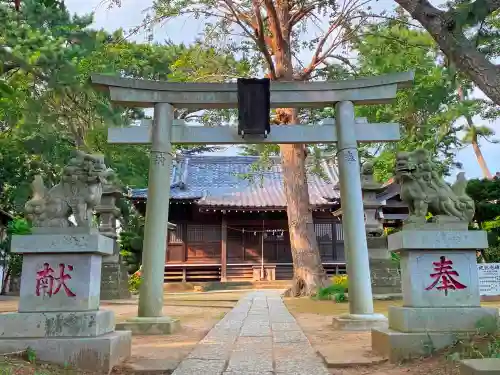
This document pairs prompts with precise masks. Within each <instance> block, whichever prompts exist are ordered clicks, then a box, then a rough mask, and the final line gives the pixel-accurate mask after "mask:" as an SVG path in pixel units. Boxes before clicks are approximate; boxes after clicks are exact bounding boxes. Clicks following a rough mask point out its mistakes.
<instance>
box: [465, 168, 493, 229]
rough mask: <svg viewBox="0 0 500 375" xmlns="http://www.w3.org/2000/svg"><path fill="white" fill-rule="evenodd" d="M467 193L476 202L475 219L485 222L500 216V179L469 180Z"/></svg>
mask: <svg viewBox="0 0 500 375" xmlns="http://www.w3.org/2000/svg"><path fill="white" fill-rule="evenodd" d="M466 192H467V194H468V195H469V196H470V197H471V198H472V199H473V200H474V202H475V204H476V213H475V216H474V219H475V220H476V221H477V222H479V223H483V222H485V221H491V220H494V219H495V218H496V217H498V216H500V202H498V199H499V198H500V179H498V178H494V179H493V180H488V179H483V180H479V179H472V180H469V181H468V182H467V189H466Z"/></svg>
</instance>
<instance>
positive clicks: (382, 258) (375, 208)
mask: <svg viewBox="0 0 500 375" xmlns="http://www.w3.org/2000/svg"><path fill="white" fill-rule="evenodd" d="M373 172H374V169H373V163H371V162H366V163H365V164H364V165H363V167H362V170H361V190H362V192H363V208H364V211H365V230H366V242H367V245H368V254H369V257H370V273H371V279H372V289H373V293H374V294H392V293H400V292H401V277H400V273H399V269H398V267H397V266H396V264H394V262H393V261H392V259H391V254H390V252H389V250H388V248H387V237H385V236H383V234H384V226H383V225H382V221H381V220H380V216H379V215H380V212H381V210H382V207H383V206H384V204H385V202H383V201H380V199H377V194H378V193H380V192H382V191H383V190H384V189H385V188H384V187H383V186H382V184H379V183H378V182H376V181H375V179H374V177H373Z"/></svg>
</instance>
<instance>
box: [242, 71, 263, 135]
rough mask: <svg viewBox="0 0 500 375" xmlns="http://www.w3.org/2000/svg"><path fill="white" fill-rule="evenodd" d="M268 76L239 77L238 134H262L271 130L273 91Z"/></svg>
mask: <svg viewBox="0 0 500 375" xmlns="http://www.w3.org/2000/svg"><path fill="white" fill-rule="evenodd" d="M270 87H271V85H270V80H269V79H268V78H238V134H240V135H241V136H242V137H244V136H245V135H247V134H252V135H262V136H264V137H266V136H267V134H269V132H270V131H271V126H270V124H269V122H270V112H271V91H270Z"/></svg>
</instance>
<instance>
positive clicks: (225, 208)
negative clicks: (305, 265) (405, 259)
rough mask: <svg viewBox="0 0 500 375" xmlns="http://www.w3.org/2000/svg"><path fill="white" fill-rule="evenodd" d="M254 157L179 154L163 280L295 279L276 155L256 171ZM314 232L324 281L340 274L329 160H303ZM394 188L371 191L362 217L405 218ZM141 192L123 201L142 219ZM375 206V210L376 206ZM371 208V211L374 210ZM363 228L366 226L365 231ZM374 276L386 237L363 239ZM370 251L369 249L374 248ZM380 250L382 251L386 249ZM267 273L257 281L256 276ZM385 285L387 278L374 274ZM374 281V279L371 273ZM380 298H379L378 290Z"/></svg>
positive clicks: (394, 222) (333, 171) (335, 190)
mask: <svg viewBox="0 0 500 375" xmlns="http://www.w3.org/2000/svg"><path fill="white" fill-rule="evenodd" d="M258 161H259V157H256V156H255V157H254V156H178V157H177V158H176V159H175V161H174V164H173V166H172V175H171V185H170V208H169V222H171V223H173V224H175V229H173V230H170V231H169V234H168V238H167V239H166V241H167V243H168V250H167V254H166V257H165V282H167V281H168V282H175V281H188V282H193V281H196V282H201V281H256V280H261V277H262V276H264V279H266V280H289V279H291V278H292V276H293V264H292V255H291V250H290V241H289V235H288V222H287V214H286V199H285V193H284V190H283V177H282V170H281V165H280V162H279V158H278V157H273V158H271V159H270V165H268V166H266V167H263V168H255V163H256V162H258ZM307 164H308V184H309V197H310V198H309V199H310V204H311V210H312V212H313V220H314V230H315V232H316V238H317V241H318V246H319V249H320V253H321V258H322V261H323V266H324V268H325V270H326V272H327V273H328V274H329V275H333V274H339V273H345V272H346V258H345V253H344V235H343V229H342V212H341V209H340V199H341V197H340V190H339V186H338V182H339V180H338V179H339V176H338V170H337V166H336V164H335V162H334V161H333V159H332V158H330V159H326V158H325V159H323V160H321V161H320V163H319V165H318V163H313V161H312V160H308V163H307ZM398 194H399V188H398V186H397V185H395V184H394V183H392V182H389V183H388V184H386V185H385V186H381V187H380V188H379V189H378V190H377V194H376V203H375V205H374V202H373V199H371V202H370V208H372V210H366V211H365V215H366V214H368V215H375V217H373V218H370V219H373V220H372V221H374V220H375V221H376V222H378V223H380V226H381V227H382V226H384V227H387V226H398V225H400V223H401V221H402V220H403V219H404V218H406V216H407V209H406V206H405V205H404V204H403V203H402V202H401V201H400V200H399V195H398ZM147 197H148V192H147V189H131V190H130V191H129V194H128V198H129V199H130V200H131V201H132V202H133V204H134V205H135V207H136V208H137V209H138V210H139V211H140V212H141V213H142V214H143V215H145V212H146V204H147ZM377 206H378V207H377ZM374 207H375V209H373V208H374ZM367 227H368V226H367ZM368 240H369V241H368V246H369V251H370V263H371V266H372V273H375V274H376V273H377V272H378V271H377V269H380V270H381V272H382V273H387V272H389V273H390V271H388V267H389V266H388V264H389V263H388V262H387V261H388V259H387V257H388V256H389V255H388V252H387V251H384V247H385V248H386V245H384V244H385V237H381V238H373V241H372V240H371V239H370V238H369V239H368ZM372 248H373V249H372ZM385 250H386V249H385ZM262 269H264V270H265V272H264V274H263V275H261V270H262ZM377 277H378V278H379V279H380V280H381V279H384V280H385V279H387V278H388V277H389V276H388V275H385V276H384V275H378V276H377V275H375V278H377ZM372 279H373V275H372ZM381 292H385V289H384V291H382V290H381Z"/></svg>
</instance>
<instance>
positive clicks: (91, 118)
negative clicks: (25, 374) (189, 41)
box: [0, 0, 249, 213]
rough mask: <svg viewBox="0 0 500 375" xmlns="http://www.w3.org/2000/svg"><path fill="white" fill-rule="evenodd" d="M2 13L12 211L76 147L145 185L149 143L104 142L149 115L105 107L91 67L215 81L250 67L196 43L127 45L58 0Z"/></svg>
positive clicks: (1, 123)
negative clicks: (91, 81) (36, 177)
mask: <svg viewBox="0 0 500 375" xmlns="http://www.w3.org/2000/svg"><path fill="white" fill-rule="evenodd" d="M0 18H1V19H2V20H5V21H6V23H5V25H6V27H2V29H1V30H0V150H1V152H0V163H1V165H2V168H1V169H0V188H1V190H0V205H1V206H2V208H3V209H6V210H9V211H12V212H14V213H18V212H21V211H22V207H23V205H24V202H25V201H26V200H27V198H28V195H29V194H30V186H29V185H30V183H31V181H32V179H33V176H34V175H35V174H42V176H43V177H44V179H45V182H46V184H47V185H49V186H51V185H53V184H55V183H57V182H58V181H57V179H58V177H59V171H60V169H61V167H62V166H63V165H64V164H65V163H66V162H67V161H68V158H69V155H70V153H71V151H72V150H73V149H74V148H75V147H76V148H82V149H85V150H86V151H91V152H98V153H102V154H104V155H105V157H106V162H107V164H108V165H109V166H110V167H112V168H114V169H115V170H116V172H117V175H118V177H119V179H120V180H121V181H122V183H123V184H125V185H128V186H137V187H144V186H147V177H148V176H147V170H148V167H149V156H148V155H149V147H147V146H132V145H129V146H125V145H120V146H117V145H110V144H108V143H107V141H106V138H107V129H108V127H110V126H123V125H128V124H130V123H131V122H133V121H135V120H137V119H141V118H144V117H147V113H144V111H142V110H136V109H125V108H120V107H118V106H113V105H111V103H110V101H109V99H108V98H107V97H106V96H104V95H102V94H100V93H98V92H96V91H95V90H93V89H92V87H91V86H90V85H89V80H88V79H89V75H90V74H91V73H95V72H99V73H104V74H118V75H121V76H123V77H134V78H146V79H163V80H167V79H168V80H175V81H184V80H186V79H187V78H188V77H189V78H190V79H193V78H194V79H200V80H204V81H206V80H214V81H216V80H221V79H223V78H222V77H226V76H227V75H231V74H232V75H233V76H238V75H242V74H246V71H247V70H248V69H249V66H248V63H247V62H246V60H244V59H236V58H235V57H234V56H233V55H231V54H224V53H220V52H219V51H217V50H216V49H215V48H210V47H204V46H203V45H202V44H199V43H198V44H193V45H191V46H185V45H174V44H172V43H170V42H168V41H167V42H165V43H163V44H144V43H134V42H131V41H129V40H127V39H126V38H125V37H124V33H123V31H122V30H116V31H115V32H114V33H112V34H110V33H107V32H105V31H103V30H94V29H92V28H90V25H91V23H92V16H91V15H88V16H83V17H79V16H71V15H70V13H69V11H68V10H67V9H66V7H65V6H64V4H63V3H62V2H47V1H46V2H42V1H36V0H26V1H23V2H22V6H21V7H20V8H19V10H16V8H15V7H13V6H12V4H11V3H10V2H5V1H1V2H0ZM192 115H195V114H192V113H180V114H179V116H183V117H189V116H192ZM178 149H180V150H181V151H182V150H184V151H189V152H202V151H205V150H210V149H211V148H209V147H200V146H197V147H192V146H183V147H180V148H178Z"/></svg>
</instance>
